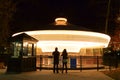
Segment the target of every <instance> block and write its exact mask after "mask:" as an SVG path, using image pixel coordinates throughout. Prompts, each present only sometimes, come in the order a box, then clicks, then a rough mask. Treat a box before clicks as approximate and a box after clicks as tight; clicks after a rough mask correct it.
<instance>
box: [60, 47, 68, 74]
mask: <svg viewBox="0 0 120 80" xmlns="http://www.w3.org/2000/svg"><path fill="white" fill-rule="evenodd" d="M61 56H63V60H62V62H63V66H62V73H63V71H64V69H65V70H66V73H67V59H68V53H67V50H66V49H64V50H63V52H62V55H61ZM64 67H65V68H64Z"/></svg>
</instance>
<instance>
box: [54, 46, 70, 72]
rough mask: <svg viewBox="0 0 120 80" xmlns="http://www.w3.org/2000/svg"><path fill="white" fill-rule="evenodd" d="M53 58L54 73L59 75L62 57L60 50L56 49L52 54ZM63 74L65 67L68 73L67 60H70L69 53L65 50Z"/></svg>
mask: <svg viewBox="0 0 120 80" xmlns="http://www.w3.org/2000/svg"><path fill="white" fill-rule="evenodd" d="M52 56H53V73H59V67H58V65H59V57H60V52H59V51H58V48H57V47H56V48H55V51H53V53H52ZM61 56H62V59H61V60H62V73H63V71H64V67H65V71H66V73H67V59H68V53H67V50H66V49H64V50H63V52H62V55H61Z"/></svg>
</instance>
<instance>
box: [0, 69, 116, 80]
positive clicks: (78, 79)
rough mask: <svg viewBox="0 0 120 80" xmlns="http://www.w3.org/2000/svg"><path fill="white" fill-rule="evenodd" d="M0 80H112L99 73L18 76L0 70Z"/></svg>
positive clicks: (42, 73) (49, 71)
mask: <svg viewBox="0 0 120 80" xmlns="http://www.w3.org/2000/svg"><path fill="white" fill-rule="evenodd" d="M0 80H114V79H112V78H110V77H108V76H106V75H104V74H103V73H102V72H100V71H96V70H95V71H93V70H87V71H82V72H80V71H77V70H75V71H70V70H69V71H68V73H67V74H66V73H63V74H62V73H58V74H54V73H53V72H52V70H42V71H34V72H24V73H20V74H6V73H5V71H4V70H1V69H0Z"/></svg>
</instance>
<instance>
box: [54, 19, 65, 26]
mask: <svg viewBox="0 0 120 80" xmlns="http://www.w3.org/2000/svg"><path fill="white" fill-rule="evenodd" d="M55 22H56V25H67V24H66V23H67V19H66V18H56V19H55Z"/></svg>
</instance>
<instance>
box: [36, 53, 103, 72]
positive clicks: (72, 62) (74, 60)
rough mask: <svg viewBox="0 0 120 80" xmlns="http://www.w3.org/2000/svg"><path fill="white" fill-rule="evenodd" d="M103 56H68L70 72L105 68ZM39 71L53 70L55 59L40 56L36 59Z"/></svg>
mask: <svg viewBox="0 0 120 80" xmlns="http://www.w3.org/2000/svg"><path fill="white" fill-rule="evenodd" d="M102 63H103V59H102V56H68V63H67V66H68V69H69V70H80V71H82V70H85V69H96V70H97V71H98V70H99V69H101V68H104V65H103V64H102ZM36 67H37V69H40V70H42V69H53V57H52V56H48V55H40V56H37V58H36ZM59 68H62V61H61V59H59Z"/></svg>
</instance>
